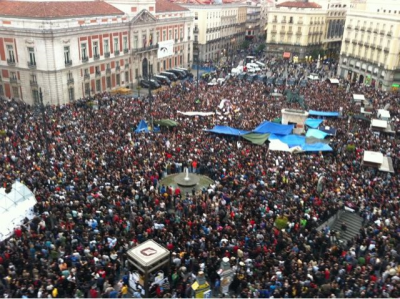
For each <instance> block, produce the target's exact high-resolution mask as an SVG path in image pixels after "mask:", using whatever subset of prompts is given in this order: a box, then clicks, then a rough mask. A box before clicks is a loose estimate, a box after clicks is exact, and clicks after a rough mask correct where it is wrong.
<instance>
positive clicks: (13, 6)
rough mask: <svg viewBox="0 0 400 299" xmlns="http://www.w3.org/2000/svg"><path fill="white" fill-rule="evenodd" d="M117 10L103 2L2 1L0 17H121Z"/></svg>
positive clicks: (0, 0) (0, 3)
mask: <svg viewBox="0 0 400 299" xmlns="http://www.w3.org/2000/svg"><path fill="white" fill-rule="evenodd" d="M123 14H124V13H123V12H122V11H120V10H119V9H118V8H116V7H114V6H112V5H110V4H108V3H106V2H103V1H57V2H49V1H43V2H36V1H2V0H0V16H3V17H16V18H37V19H54V18H72V17H86V16H110V15H123Z"/></svg>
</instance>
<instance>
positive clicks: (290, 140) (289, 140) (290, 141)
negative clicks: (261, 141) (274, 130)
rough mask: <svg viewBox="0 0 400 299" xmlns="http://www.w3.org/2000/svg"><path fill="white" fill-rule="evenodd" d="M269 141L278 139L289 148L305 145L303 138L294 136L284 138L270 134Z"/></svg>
mask: <svg viewBox="0 0 400 299" xmlns="http://www.w3.org/2000/svg"><path fill="white" fill-rule="evenodd" d="M269 139H270V140H274V139H278V140H280V141H282V142H283V143H285V144H287V145H288V146H289V147H294V146H303V145H304V144H305V143H306V138H305V137H304V136H300V135H294V134H290V135H286V136H279V135H275V134H271V136H269Z"/></svg>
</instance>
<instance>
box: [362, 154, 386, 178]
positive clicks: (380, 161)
mask: <svg viewBox="0 0 400 299" xmlns="http://www.w3.org/2000/svg"><path fill="white" fill-rule="evenodd" d="M362 165H364V166H369V167H374V168H377V169H378V170H380V171H383V172H391V173H394V169H393V161H392V158H390V157H387V156H384V155H383V154H382V153H380V152H373V151H364V157H363V162H362Z"/></svg>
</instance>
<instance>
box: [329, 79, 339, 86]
mask: <svg viewBox="0 0 400 299" xmlns="http://www.w3.org/2000/svg"><path fill="white" fill-rule="evenodd" d="M328 81H329V83H331V84H338V85H339V80H338V79H336V78H329V79H328Z"/></svg>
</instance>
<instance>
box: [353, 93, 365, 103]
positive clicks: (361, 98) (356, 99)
mask: <svg viewBox="0 0 400 299" xmlns="http://www.w3.org/2000/svg"><path fill="white" fill-rule="evenodd" d="M353 100H354V102H362V101H366V99H365V97H364V95H363V94H353Z"/></svg>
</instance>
